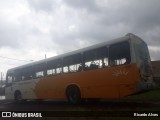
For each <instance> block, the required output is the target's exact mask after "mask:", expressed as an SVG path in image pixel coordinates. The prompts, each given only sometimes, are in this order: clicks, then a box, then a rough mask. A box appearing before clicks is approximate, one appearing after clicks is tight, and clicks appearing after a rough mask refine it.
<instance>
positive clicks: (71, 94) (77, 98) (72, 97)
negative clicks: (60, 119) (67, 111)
mask: <svg viewBox="0 0 160 120" xmlns="http://www.w3.org/2000/svg"><path fill="white" fill-rule="evenodd" d="M66 96H67V99H68V101H69V103H71V104H79V103H80V102H81V94H80V90H79V88H78V87H77V86H69V87H68V88H67V91H66Z"/></svg>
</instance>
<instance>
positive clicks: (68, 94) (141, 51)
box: [5, 33, 154, 104]
mask: <svg viewBox="0 0 160 120" xmlns="http://www.w3.org/2000/svg"><path fill="white" fill-rule="evenodd" d="M153 87H154V81H153V72H152V66H151V59H150V55H149V51H148V47H147V44H146V43H145V42H144V41H143V40H142V39H141V38H139V37H138V36H136V35H134V34H132V33H128V34H127V35H125V36H123V37H120V38H117V39H114V40H110V41H105V42H102V43H99V44H96V45H92V46H89V47H86V48H83V49H79V50H76V51H72V52H69V53H65V54H62V55H58V56H55V57H51V58H47V59H44V60H40V61H36V62H32V63H29V64H26V65H23V66H19V67H15V68H12V69H9V70H8V71H7V74H6V87H5V97H6V99H14V100H16V101H20V100H26V99H37V100H38V99H41V100H44V99H64V100H68V101H69V102H70V103H72V104H77V103H80V101H81V100H87V99H88V100H89V99H90V100H95V99H96V100H97V99H98V100H100V99H120V98H123V97H125V96H128V95H132V94H135V93H139V92H142V91H146V90H150V89H152V88H153Z"/></svg>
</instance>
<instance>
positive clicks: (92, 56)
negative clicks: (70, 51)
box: [83, 47, 108, 70]
mask: <svg viewBox="0 0 160 120" xmlns="http://www.w3.org/2000/svg"><path fill="white" fill-rule="evenodd" d="M83 59H84V65H85V66H84V69H85V70H92V69H97V68H103V67H106V66H108V48H107V47H101V48H97V49H94V50H89V51H86V52H84V54H83Z"/></svg>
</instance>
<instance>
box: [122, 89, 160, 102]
mask: <svg viewBox="0 0 160 120" xmlns="http://www.w3.org/2000/svg"><path fill="white" fill-rule="evenodd" d="M124 99H126V100H141V101H153V102H154V101H155V102H156V101H157V102H158V101H159V102H160V87H158V88H155V89H153V90H151V91H147V92H144V93H139V94H136V95H132V96H128V97H125V98H124Z"/></svg>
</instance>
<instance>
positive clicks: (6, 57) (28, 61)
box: [0, 56, 34, 62]
mask: <svg viewBox="0 0 160 120" xmlns="http://www.w3.org/2000/svg"><path fill="white" fill-rule="evenodd" d="M0 57H1V58H4V59H10V60H17V61H23V62H31V61H34V60H21V59H15V58H9V57H4V56H0Z"/></svg>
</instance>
